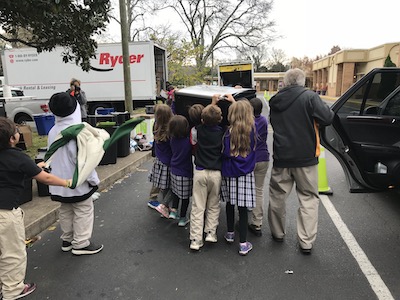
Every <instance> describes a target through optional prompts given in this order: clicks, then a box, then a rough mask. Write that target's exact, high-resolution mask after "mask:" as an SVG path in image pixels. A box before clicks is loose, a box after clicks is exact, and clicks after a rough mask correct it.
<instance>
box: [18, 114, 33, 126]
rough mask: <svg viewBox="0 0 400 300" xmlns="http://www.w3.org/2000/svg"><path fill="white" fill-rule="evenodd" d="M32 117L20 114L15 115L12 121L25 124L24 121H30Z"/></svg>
mask: <svg viewBox="0 0 400 300" xmlns="http://www.w3.org/2000/svg"><path fill="white" fill-rule="evenodd" d="M32 121H33V120H32V118H31V117H30V116H29V115H25V114H21V115H16V116H15V118H14V122H15V123H17V124H25V123H26V122H32Z"/></svg>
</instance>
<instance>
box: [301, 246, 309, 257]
mask: <svg viewBox="0 0 400 300" xmlns="http://www.w3.org/2000/svg"><path fill="white" fill-rule="evenodd" d="M299 247H300V252H301V253H303V254H304V255H311V251H312V248H303V247H301V246H299Z"/></svg>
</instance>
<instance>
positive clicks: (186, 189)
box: [171, 174, 193, 199]
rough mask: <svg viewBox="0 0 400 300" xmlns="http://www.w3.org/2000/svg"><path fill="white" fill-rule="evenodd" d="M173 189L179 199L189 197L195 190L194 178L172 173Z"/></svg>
mask: <svg viewBox="0 0 400 300" xmlns="http://www.w3.org/2000/svg"><path fill="white" fill-rule="evenodd" d="M171 190H172V192H173V193H174V194H175V195H177V196H178V198H179V199H189V198H190V196H192V191H193V178H189V177H183V176H178V175H174V174H171Z"/></svg>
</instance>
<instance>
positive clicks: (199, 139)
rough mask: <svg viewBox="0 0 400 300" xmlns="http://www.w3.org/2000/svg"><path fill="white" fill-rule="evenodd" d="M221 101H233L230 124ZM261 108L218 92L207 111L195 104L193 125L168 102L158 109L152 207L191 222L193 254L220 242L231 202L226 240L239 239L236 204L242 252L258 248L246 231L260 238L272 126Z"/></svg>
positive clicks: (256, 101)
mask: <svg viewBox="0 0 400 300" xmlns="http://www.w3.org/2000/svg"><path fill="white" fill-rule="evenodd" d="M222 99H223V100H224V101H228V102H230V106H229V109H228V115H227V120H223V115H222V111H221V109H220V107H219V106H218V105H217V104H218V102H219V101H221V100H222ZM261 111H262V102H261V100H260V99H258V98H253V99H251V100H247V99H240V100H238V101H236V100H235V99H234V98H233V96H232V95H224V96H222V97H221V95H213V97H212V103H211V104H209V105H207V106H206V107H203V105H200V104H194V105H192V106H191V107H190V109H189V111H188V115H189V119H190V123H191V124H192V125H193V126H192V128H190V127H189V121H188V120H187V119H186V118H185V117H183V116H181V115H173V113H172V111H171V108H170V107H169V106H168V105H165V104H158V105H157V106H156V108H155V125H154V130H153V131H154V144H153V145H154V149H155V159H154V164H153V168H152V170H151V173H150V176H149V180H150V181H151V182H152V184H153V187H152V193H153V194H154V192H155V191H158V194H157V201H155V200H154V199H153V200H151V201H149V203H148V205H149V206H150V207H152V208H154V209H155V210H156V211H158V212H159V213H161V215H162V216H164V217H166V218H170V219H178V218H179V222H178V226H185V225H186V224H188V223H189V221H190V249H192V250H194V251H198V250H200V248H201V247H202V246H203V245H204V240H205V241H206V242H210V243H216V242H217V227H218V225H219V215H220V199H222V201H224V202H226V218H227V232H226V233H225V235H224V238H225V240H226V241H227V242H228V243H233V242H234V241H235V206H237V207H238V211H239V222H238V231H239V242H240V243H239V254H240V255H246V254H247V253H248V252H249V251H251V249H252V248H253V246H252V244H251V243H250V242H249V241H247V230H248V229H250V230H251V231H252V232H253V233H254V234H256V235H257V236H261V225H262V218H263V199H264V196H263V190H264V180H265V176H266V172H267V169H268V162H269V152H268V148H267V133H268V123H267V120H266V118H265V117H263V116H262V115H261ZM221 124H228V125H227V126H224V127H223V126H221ZM193 156H194V166H193ZM191 196H192V207H191V211H190V217H189V213H188V212H187V211H188V206H189V198H190V197H191ZM179 202H180V212H179V213H178V207H179ZM248 211H251V219H250V223H249V221H248ZM204 234H205V238H204Z"/></svg>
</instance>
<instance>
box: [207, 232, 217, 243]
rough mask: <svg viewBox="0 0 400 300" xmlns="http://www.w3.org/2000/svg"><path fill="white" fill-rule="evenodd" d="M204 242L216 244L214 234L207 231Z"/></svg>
mask: <svg viewBox="0 0 400 300" xmlns="http://www.w3.org/2000/svg"><path fill="white" fill-rule="evenodd" d="M205 241H206V242H209V243H216V242H217V235H216V234H215V233H212V232H211V231H209V232H207V234H206V239H205Z"/></svg>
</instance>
